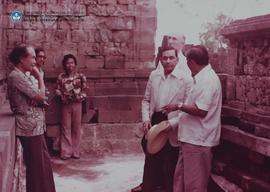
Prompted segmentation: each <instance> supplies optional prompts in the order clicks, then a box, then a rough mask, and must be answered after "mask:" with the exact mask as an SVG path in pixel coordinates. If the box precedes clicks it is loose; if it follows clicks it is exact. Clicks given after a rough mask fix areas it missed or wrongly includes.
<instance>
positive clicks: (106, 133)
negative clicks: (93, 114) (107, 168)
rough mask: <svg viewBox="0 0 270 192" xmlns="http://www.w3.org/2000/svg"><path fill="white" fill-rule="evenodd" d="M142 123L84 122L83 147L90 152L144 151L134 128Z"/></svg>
mask: <svg viewBox="0 0 270 192" xmlns="http://www.w3.org/2000/svg"><path fill="white" fill-rule="evenodd" d="M138 126H141V125H140V124H136V123H135V124H134V123H131V124H130V123H128V124H100V123H99V124H84V134H83V138H82V143H81V147H82V150H83V152H88V153H97V154H104V153H108V152H110V153H113V152H123V153H126V152H133V153H134V152H142V150H141V146H140V138H138V137H136V136H135V134H134V130H136V129H138Z"/></svg>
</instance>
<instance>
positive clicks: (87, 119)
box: [82, 109, 97, 123]
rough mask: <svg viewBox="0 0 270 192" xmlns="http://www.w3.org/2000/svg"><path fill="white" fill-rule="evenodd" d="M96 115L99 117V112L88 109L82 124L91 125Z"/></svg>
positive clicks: (83, 116)
mask: <svg viewBox="0 0 270 192" xmlns="http://www.w3.org/2000/svg"><path fill="white" fill-rule="evenodd" d="M95 115H97V111H95V110H91V109H88V110H87V111H86V113H83V115H82V123H90V122H91V120H92V119H93V118H94V116H95Z"/></svg>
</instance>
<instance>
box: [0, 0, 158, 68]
mask: <svg viewBox="0 0 270 192" xmlns="http://www.w3.org/2000/svg"><path fill="white" fill-rule="evenodd" d="M3 7H4V12H3V25H1V26H3V33H4V34H3V37H4V38H3V41H2V42H3V46H4V47H5V49H4V54H5V53H7V52H8V51H10V49H11V48H13V47H14V45H16V44H18V43H29V44H32V45H34V46H42V47H44V48H45V50H46V52H47V56H48V57H47V61H46V66H45V71H46V72H47V73H49V72H55V71H61V70H62V67H61V60H62V57H63V55H65V54H67V53H73V54H75V55H76V56H77V58H78V63H79V68H80V69H81V70H83V71H87V70H92V69H130V68H135V69H138V68H143V67H149V65H151V62H152V60H153V58H154V51H155V44H154V38H155V31H156V7H155V0H77V1H76V0H58V1H57V0H49V1H45V0H34V1H32V0H31V1H30V0H13V1H4V4H3ZM14 10H17V11H20V12H22V13H23V20H22V21H20V22H15V23H14V22H12V21H11V20H10V18H9V17H10V14H11V13H12V11H14Z"/></svg>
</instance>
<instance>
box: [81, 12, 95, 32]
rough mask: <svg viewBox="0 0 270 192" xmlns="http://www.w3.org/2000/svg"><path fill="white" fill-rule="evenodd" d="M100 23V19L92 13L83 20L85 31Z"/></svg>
mask: <svg viewBox="0 0 270 192" xmlns="http://www.w3.org/2000/svg"><path fill="white" fill-rule="evenodd" d="M97 24H98V19H97V17H96V16H94V15H92V14H90V15H87V16H84V17H83V21H82V24H81V26H82V28H83V30H85V31H88V30H93V29H96V26H97Z"/></svg>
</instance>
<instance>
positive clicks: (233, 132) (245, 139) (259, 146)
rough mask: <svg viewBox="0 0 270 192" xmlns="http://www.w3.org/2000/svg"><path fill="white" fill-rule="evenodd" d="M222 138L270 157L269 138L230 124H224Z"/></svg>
mask: <svg viewBox="0 0 270 192" xmlns="http://www.w3.org/2000/svg"><path fill="white" fill-rule="evenodd" d="M239 138H241V139H239ZM222 139H224V140H226V141H229V142H231V143H234V144H237V145H240V146H243V147H246V148H248V149H249V150H251V151H255V152H258V153H260V154H263V155H265V156H267V157H270V140H269V139H265V138H260V137H257V136H255V135H252V134H249V133H245V132H244V131H242V130H240V129H238V128H236V127H234V126H229V125H223V126H222Z"/></svg>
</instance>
